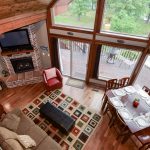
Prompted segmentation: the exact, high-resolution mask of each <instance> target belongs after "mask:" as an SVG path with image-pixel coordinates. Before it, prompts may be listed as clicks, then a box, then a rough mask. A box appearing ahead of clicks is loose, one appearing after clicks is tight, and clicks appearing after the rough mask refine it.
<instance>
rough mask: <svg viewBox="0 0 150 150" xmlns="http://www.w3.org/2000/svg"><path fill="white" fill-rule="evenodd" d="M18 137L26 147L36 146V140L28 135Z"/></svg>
mask: <svg viewBox="0 0 150 150" xmlns="http://www.w3.org/2000/svg"><path fill="white" fill-rule="evenodd" d="M17 139H18V141H19V142H20V143H21V144H22V145H23V146H24V147H25V148H31V147H33V146H36V143H35V141H34V140H33V139H32V138H31V137H30V136H28V135H18V136H17Z"/></svg>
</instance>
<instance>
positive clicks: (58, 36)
mask: <svg viewBox="0 0 150 150" xmlns="http://www.w3.org/2000/svg"><path fill="white" fill-rule="evenodd" d="M49 35H50V37H56V38H63V39H68V40H73V41H80V42H86V43H92V40H90V39H82V38H78V37H70V36H65V35H58V34H49Z"/></svg>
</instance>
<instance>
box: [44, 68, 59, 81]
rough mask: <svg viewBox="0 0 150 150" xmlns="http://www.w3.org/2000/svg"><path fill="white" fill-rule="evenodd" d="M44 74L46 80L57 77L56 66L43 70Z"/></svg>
mask: <svg viewBox="0 0 150 150" xmlns="http://www.w3.org/2000/svg"><path fill="white" fill-rule="evenodd" d="M45 75H46V79H47V80H49V79H51V78H55V77H57V75H56V68H51V69H47V70H45Z"/></svg>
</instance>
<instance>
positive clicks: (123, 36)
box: [96, 32, 148, 43]
mask: <svg viewBox="0 0 150 150" xmlns="http://www.w3.org/2000/svg"><path fill="white" fill-rule="evenodd" d="M96 35H99V36H105V37H111V38H115V39H123V40H131V41H138V42H145V43H147V42H148V38H146V37H138V36H130V35H123V34H120V35H119V34H115V33H112V34H111V33H108V32H105V33H104V32H103V33H96Z"/></svg>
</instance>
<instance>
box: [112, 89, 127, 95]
mask: <svg viewBox="0 0 150 150" xmlns="http://www.w3.org/2000/svg"><path fill="white" fill-rule="evenodd" d="M114 93H115V94H116V95H118V96H124V95H126V92H125V91H124V90H123V89H118V90H114Z"/></svg>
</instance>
